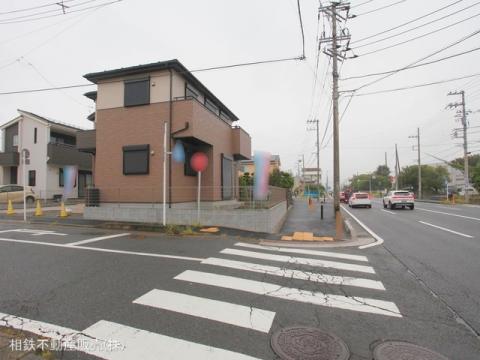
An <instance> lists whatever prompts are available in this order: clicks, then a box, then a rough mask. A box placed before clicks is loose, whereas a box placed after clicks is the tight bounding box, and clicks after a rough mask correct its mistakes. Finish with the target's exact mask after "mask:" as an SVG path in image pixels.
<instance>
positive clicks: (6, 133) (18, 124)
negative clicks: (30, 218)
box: [0, 110, 92, 199]
mask: <svg viewBox="0 0 480 360" xmlns="http://www.w3.org/2000/svg"><path fill="white" fill-rule="evenodd" d="M18 113H19V116H17V117H16V118H14V119H13V120H11V121H9V122H7V123H5V124H3V125H2V126H0V130H1V139H2V142H1V144H2V149H1V151H0V183H1V184H3V185H5V184H19V185H23V165H22V164H21V161H20V152H21V150H22V149H27V150H28V151H29V154H30V155H29V159H28V161H27V164H26V165H25V171H26V175H27V176H26V177H27V185H28V186H32V188H33V190H34V191H35V193H36V194H37V197H39V198H43V199H51V198H54V197H56V196H61V195H62V193H63V167H64V166H67V165H76V166H77V167H78V175H77V186H76V187H75V189H74V193H73V194H71V195H70V196H71V197H73V198H76V197H82V196H84V194H85V188H86V187H87V185H89V184H91V178H92V175H91V168H92V161H91V156H90V155H89V154H86V153H83V152H80V151H78V150H77V149H76V135H77V131H78V130H79V128H77V127H74V126H71V125H67V124H64V123H61V122H59V121H55V120H52V119H49V118H46V117H43V116H39V115H36V114H33V113H31V112H28V111H23V110H18Z"/></svg>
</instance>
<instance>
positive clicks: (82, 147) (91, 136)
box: [77, 130, 97, 154]
mask: <svg viewBox="0 0 480 360" xmlns="http://www.w3.org/2000/svg"><path fill="white" fill-rule="evenodd" d="M96 138H97V134H96V130H82V131H79V132H77V149H78V150H79V151H82V152H87V153H91V154H95V149H96Z"/></svg>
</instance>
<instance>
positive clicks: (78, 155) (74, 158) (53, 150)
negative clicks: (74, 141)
mask: <svg viewBox="0 0 480 360" xmlns="http://www.w3.org/2000/svg"><path fill="white" fill-rule="evenodd" d="M47 155H48V161H47V162H48V163H49V164H55V165H61V166H65V165H78V167H79V168H80V169H91V168H92V158H91V156H90V155H89V154H86V153H83V152H80V151H78V150H77V148H76V146H75V145H67V144H59V143H49V144H48V146H47Z"/></svg>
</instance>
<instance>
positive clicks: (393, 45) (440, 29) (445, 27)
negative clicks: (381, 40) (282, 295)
mask: <svg viewBox="0 0 480 360" xmlns="http://www.w3.org/2000/svg"><path fill="white" fill-rule="evenodd" d="M478 16H480V13H478V14H475V15H473V16H469V17H468V18H466V19H463V20H460V21H457V22H455V23H453V24H450V25H446V26H443V27H441V28H439V29H436V30H432V31H429V32H427V33H425V34H422V35H418V36H414V37H412V38H410V39H407V40H404V41H400V42H398V43H395V44H392V45H388V46H385V47H383V48H380V49H376V50H372V51H369V52H366V53H363V54H359V55H358V56H367V55H371V54H376V53H379V52H381V51H385V50H388V49H391V48H394V47H397V46H400V45H403V44H407V43H409V42H412V41H415V40H418V39H421V38H424V37H426V36H429V35H432V34H436V33H438V32H440V31H443V30H445V29H448V28H451V27H453V26H455V25H458V24H461V23H464V22H465V21H468V20H471V19H473V18H476V17H478Z"/></svg>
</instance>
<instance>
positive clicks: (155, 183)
mask: <svg viewBox="0 0 480 360" xmlns="http://www.w3.org/2000/svg"><path fill="white" fill-rule="evenodd" d="M84 77H85V78H86V79H88V80H89V81H91V82H93V83H95V84H96V85H97V91H93V92H89V93H86V94H85V96H87V97H88V98H90V99H92V100H94V101H95V103H96V110H95V113H94V114H92V115H91V116H89V119H90V120H92V121H94V124H95V130H90V131H83V132H79V133H78V143H77V147H78V149H79V150H81V151H85V152H89V153H91V154H93V155H94V165H93V169H94V170H93V176H94V185H95V188H97V189H98V191H99V194H100V203H101V204H105V205H107V204H108V203H127V204H128V203H136V204H137V206H138V207H141V203H148V204H151V203H161V202H163V192H162V184H163V180H164V177H165V180H166V184H167V186H166V188H167V189H168V190H167V192H166V199H165V200H166V202H168V203H169V204H170V206H172V205H175V204H178V203H188V202H193V201H195V199H196V196H197V188H196V186H197V173H196V172H195V171H193V169H192V168H191V166H190V158H191V156H192V154H194V153H195V152H204V153H205V154H206V155H207V157H208V162H209V164H208V167H207V169H206V170H205V171H204V173H202V191H201V198H202V200H203V201H215V202H216V201H222V200H235V198H236V197H237V193H238V191H237V190H238V177H237V171H238V170H237V169H238V167H237V162H238V161H239V160H242V159H248V158H249V157H250V153H251V139H250V136H249V135H248V134H247V133H246V132H245V131H244V130H243V129H241V128H240V127H238V126H234V124H235V122H236V121H237V120H238V118H237V116H235V114H234V113H233V112H232V111H231V110H230V109H229V108H228V107H227V106H225V105H224V104H223V103H222V102H221V101H220V100H219V99H218V98H217V97H216V96H215V95H214V94H213V93H212V92H210V90H208V89H207V87H205V86H204V85H203V84H202V83H201V82H200V81H199V80H198V79H197V78H196V77H195V76H194V75H193V74H192V73H191V72H190V71H188V70H187V69H186V68H185V67H184V66H183V65H182V64H181V63H180V62H179V61H178V60H169V61H162V62H156V63H152V64H146V65H138V66H132V67H126V68H120V69H115V70H108V71H103V72H96V73H90V74H87V75H85V76H84ZM164 129H167V130H166V131H167V133H166V139H167V143H166V147H167V152H168V153H171V152H172V150H173V149H174V147H175V145H176V144H177V143H181V146H182V148H183V149H184V154H185V161H184V162H177V161H175V159H172V156H170V154H169V155H168V157H167V166H166V171H165V172H164V170H163V159H164V150H163V146H164V134H165V133H164Z"/></svg>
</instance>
